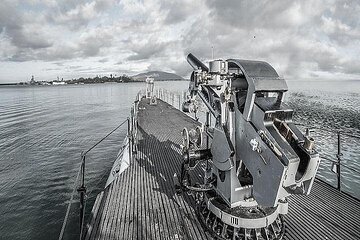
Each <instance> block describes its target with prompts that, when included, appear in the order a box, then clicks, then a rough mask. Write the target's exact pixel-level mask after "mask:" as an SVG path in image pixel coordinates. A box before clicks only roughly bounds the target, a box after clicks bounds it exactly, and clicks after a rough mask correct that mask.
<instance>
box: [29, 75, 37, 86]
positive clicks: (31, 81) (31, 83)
mask: <svg viewBox="0 0 360 240" xmlns="http://www.w3.org/2000/svg"><path fill="white" fill-rule="evenodd" d="M35 84H36V82H35V78H34V75H32V76H31V80H30V85H35Z"/></svg>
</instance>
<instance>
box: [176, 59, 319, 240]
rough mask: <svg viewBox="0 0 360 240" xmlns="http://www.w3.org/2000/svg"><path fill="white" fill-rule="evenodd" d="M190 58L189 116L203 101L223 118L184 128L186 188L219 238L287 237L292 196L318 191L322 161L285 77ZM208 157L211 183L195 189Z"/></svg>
mask: <svg viewBox="0 0 360 240" xmlns="http://www.w3.org/2000/svg"><path fill="white" fill-rule="evenodd" d="M187 61H188V62H189V64H190V65H191V66H192V67H193V69H194V71H193V72H192V74H191V78H190V84H189V96H188V100H187V101H186V102H184V104H183V111H185V112H186V111H192V110H193V111H194V109H195V110H196V109H197V107H196V106H195V105H196V100H197V99H201V101H202V102H203V103H204V105H205V106H206V109H207V110H208V114H209V115H210V114H211V115H212V118H213V119H214V120H215V121H214V124H213V126H208V124H203V127H197V128H196V129H190V130H188V129H186V128H185V129H184V130H183V133H182V134H183V144H182V148H183V156H184V161H183V164H182V168H181V173H180V175H179V176H175V178H176V179H177V180H176V181H177V182H178V186H177V187H178V190H182V191H187V192H196V193H197V195H196V196H198V197H197V203H198V207H197V210H198V216H199V218H200V220H201V222H202V223H203V225H204V226H205V227H206V228H208V230H209V232H210V233H211V234H212V235H213V237H215V238H218V239H229V238H231V239H281V238H282V236H283V234H284V228H285V225H284V219H283V215H284V214H286V213H287V210H288V201H287V197H288V196H289V195H291V194H304V195H307V194H309V193H310V190H311V187H312V184H313V181H314V178H315V174H316V171H317V169H318V166H319V163H320V158H319V154H318V153H317V151H316V150H315V147H314V139H313V138H312V137H311V136H310V135H309V134H308V133H307V134H302V133H301V132H300V131H299V129H298V128H297V127H296V126H295V124H294V123H293V121H292V117H293V110H292V109H291V108H289V107H288V106H287V105H286V104H285V103H283V99H284V93H285V92H286V91H287V90H288V88H287V84H286V82H285V80H284V79H283V78H281V77H279V75H278V74H277V72H276V71H275V69H274V68H273V67H272V66H271V65H270V64H268V63H266V62H263V61H249V60H240V59H228V60H226V61H225V60H213V61H210V62H209V66H206V65H205V64H203V63H202V62H201V61H200V60H198V59H197V58H196V57H195V56H194V55H192V54H191V53H190V54H189V55H188V56H187ZM203 136H206V137H208V138H210V139H211V144H209V146H208V148H206V147H205V148H204V146H203V145H204V144H202V142H203V141H202V138H203ZM205 160H206V161H208V163H209V164H208V166H207V168H206V170H205V175H204V182H201V183H199V182H198V183H195V184H192V180H191V177H190V172H191V171H192V170H193V169H195V167H196V166H197V164H198V163H200V162H202V161H205Z"/></svg>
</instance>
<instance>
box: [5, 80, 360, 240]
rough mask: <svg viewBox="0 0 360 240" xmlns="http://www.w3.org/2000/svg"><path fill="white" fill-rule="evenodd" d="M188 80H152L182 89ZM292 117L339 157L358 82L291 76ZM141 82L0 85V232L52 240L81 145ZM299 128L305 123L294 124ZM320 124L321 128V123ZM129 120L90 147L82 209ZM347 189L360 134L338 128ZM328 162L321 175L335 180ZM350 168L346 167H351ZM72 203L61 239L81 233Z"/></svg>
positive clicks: (356, 117) (358, 122)
mask: <svg viewBox="0 0 360 240" xmlns="http://www.w3.org/2000/svg"><path fill="white" fill-rule="evenodd" d="M187 84H188V83H187V82H185V81H184V82H157V83H156V87H158V88H165V89H168V90H171V91H178V92H181V91H183V90H186V89H187ZM288 85H289V89H290V91H289V92H288V94H287V97H286V102H287V103H288V105H289V106H291V107H292V108H293V109H294V110H295V111H296V113H295V117H294V120H295V121H296V122H298V123H300V124H303V125H305V124H308V125H309V126H311V127H313V128H314V129H315V132H314V133H313V135H314V138H315V139H316V147H317V149H318V150H319V152H320V153H321V155H323V156H326V157H327V158H330V159H334V160H335V159H336V150H337V145H336V141H337V137H336V131H338V130H342V131H344V132H345V133H347V134H352V135H355V136H360V81H341V82H340V81H339V82H288ZM143 88H144V84H142V83H122V84H95V85H66V86H33V87H32V86H27V87H24V86H12V87H0V216H1V217H0V236H1V237H0V239H39V240H42V239H57V238H58V236H59V233H60V230H61V226H62V222H63V219H64V216H65V212H66V207H67V204H68V202H69V198H70V194H71V192H72V187H73V183H74V178H75V176H76V173H77V170H78V167H79V164H80V154H81V151H83V150H86V149H87V148H89V147H91V146H92V145H93V144H94V143H96V142H97V140H99V139H101V138H102V137H103V136H104V135H106V134H107V133H108V132H110V131H111V130H112V129H113V128H115V127H116V126H117V125H118V124H119V123H121V122H122V121H123V120H125V119H126V118H127V117H128V114H129V111H130V108H131V105H132V102H133V101H134V99H135V96H136V94H137V92H138V91H139V90H141V89H143ZM299 128H300V129H303V127H302V126H300V127H299ZM319 129H322V130H319ZM125 135H126V127H124V128H121V129H119V130H118V131H117V132H115V133H114V134H113V135H111V137H110V138H108V139H107V140H105V141H104V142H103V143H101V144H100V145H99V146H98V147H97V148H95V149H94V150H93V151H92V152H91V153H89V154H88V158H87V165H86V172H87V176H86V185H87V187H88V195H89V200H88V202H87V213H88V212H89V211H90V210H91V205H92V204H93V202H94V200H95V196H96V194H97V193H98V192H99V191H101V189H102V187H103V186H104V184H105V182H106V179H107V176H108V174H109V171H110V169H111V166H112V164H113V161H114V160H115V157H116V154H117V152H118V150H119V148H120V144H121V142H122V140H123V138H124V137H125ZM341 139H342V150H343V156H342V161H343V163H344V165H346V166H348V167H349V168H345V167H343V168H342V171H343V175H342V183H343V186H342V187H343V189H344V191H347V192H349V193H351V194H352V195H354V196H356V197H360V188H359V184H360V174H359V173H355V172H354V171H353V170H351V169H355V170H357V171H359V170H360V144H359V143H360V140H359V139H357V138H352V137H349V136H345V135H343V136H342V137H341ZM330 167H331V163H330V162H327V161H325V160H324V161H323V162H322V164H321V166H320V170H319V174H318V175H319V177H320V178H322V179H326V180H327V181H329V182H331V183H332V184H333V185H334V186H335V184H336V176H335V174H334V173H332V172H331V171H330ZM350 168H351V169H350ZM77 209H78V205H77V204H73V207H72V209H71V210H72V211H71V214H70V217H69V224H68V227H67V228H66V234H65V239H77V238H78V235H77V234H78V231H77V226H78V217H77Z"/></svg>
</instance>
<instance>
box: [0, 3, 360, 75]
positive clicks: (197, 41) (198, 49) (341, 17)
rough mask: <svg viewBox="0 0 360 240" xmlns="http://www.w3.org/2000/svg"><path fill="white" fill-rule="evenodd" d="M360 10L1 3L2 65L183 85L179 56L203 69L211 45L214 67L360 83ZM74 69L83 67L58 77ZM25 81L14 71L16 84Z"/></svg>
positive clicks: (339, 6)
mask: <svg viewBox="0 0 360 240" xmlns="http://www.w3.org/2000/svg"><path fill="white" fill-rule="evenodd" d="M359 11H360V4H359V2H358V1H356V0H354V1H350V0H342V1H335V0H320V1H317V0H309V1H300V0H296V1H290V0H280V1H265V0H259V1H250V0H244V1H238V0H228V1H216V0H208V1H204V0H201V1H191V0H185V1H166V0H152V1H140V0H123V1H120V2H118V1H115V0H79V1H71V0H64V1H61V2H59V1H53V0H46V1H38V0H27V1H19V2H18V1H7V0H6V1H4V3H3V4H2V5H1V6H0V61H2V63H11V62H17V64H26V65H27V66H28V65H31V64H33V65H34V66H35V65H41V64H44V63H46V64H45V65H49V66H48V69H58V70H57V71H58V72H61V71H65V70H66V71H68V73H69V75H70V72H71V71H72V74H74V76H75V75H76V76H77V75H78V74H86V72H87V73H88V74H94V73H96V71H100V72H103V73H104V71H107V72H108V73H114V72H120V71H122V72H126V73H132V72H135V71H146V70H167V71H172V72H176V73H178V74H180V75H182V76H186V75H188V74H189V72H190V71H191V68H190V67H188V65H187V63H186V60H185V56H186V55H187V53H189V52H193V53H194V54H196V55H197V56H198V57H199V58H200V59H203V60H204V61H207V60H208V59H210V57H211V47H212V46H214V48H215V57H217V58H219V57H221V58H230V57H231V58H247V59H261V60H266V61H268V62H269V63H270V64H272V65H273V66H274V67H275V68H276V69H277V70H278V72H279V73H280V74H281V75H283V76H284V77H285V78H294V79H297V78H316V76H319V77H322V76H326V77H331V76H336V77H337V78H338V77H339V76H340V77H341V78H358V77H359V75H360V71H359V67H360V66H359V64H357V62H360V61H359V55H360V44H359V43H360V42H359V41H360V27H359V24H360V23H359V21H360V20H359V19H360V18H359V17H358V12H359ZM104 59H106V61H105V60H104ZM59 61H60V62H63V63H64V69H61V66H58V65H56V64H55V63H59ZM20 62H22V63H20ZM75 63H76V66H78V65H79V64H80V65H81V64H83V67H78V68H66V69H65V66H73V65H74V64H75ZM119 63H121V64H119ZM51 65H54V67H53V68H51ZM19 66H20V65H19ZM19 68H20V67H19ZM26 69H28V68H26ZM34 69H39V68H38V67H35V68H34ZM0 70H1V67H0ZM53 72H56V71H55V70H52V71H51V74H53ZM29 74H30V73H29V72H27V71H18V72H17V73H16V74H14V81H15V78H16V76H18V78H24V76H28V75H29ZM32 74H35V73H32ZM0 81H1V80H0Z"/></svg>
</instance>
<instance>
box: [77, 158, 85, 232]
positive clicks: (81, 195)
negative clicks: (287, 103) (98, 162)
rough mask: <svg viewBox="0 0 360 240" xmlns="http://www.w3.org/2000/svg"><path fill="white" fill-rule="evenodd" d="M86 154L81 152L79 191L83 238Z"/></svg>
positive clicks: (80, 225)
mask: <svg viewBox="0 0 360 240" xmlns="http://www.w3.org/2000/svg"><path fill="white" fill-rule="evenodd" d="M85 156H86V154H84V153H83V152H82V153H81V182H80V186H79V188H78V189H77V191H78V192H79V194H80V215H79V218H80V220H79V228H80V239H81V238H82V231H83V224H84V222H83V221H84V213H85V209H84V208H85V205H84V204H85V193H86V187H85Z"/></svg>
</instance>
